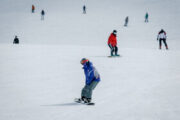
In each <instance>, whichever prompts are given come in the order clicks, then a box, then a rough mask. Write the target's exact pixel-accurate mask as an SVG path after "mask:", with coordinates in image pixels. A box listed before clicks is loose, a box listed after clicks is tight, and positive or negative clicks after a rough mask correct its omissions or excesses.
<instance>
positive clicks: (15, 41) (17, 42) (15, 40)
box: [13, 36, 19, 44]
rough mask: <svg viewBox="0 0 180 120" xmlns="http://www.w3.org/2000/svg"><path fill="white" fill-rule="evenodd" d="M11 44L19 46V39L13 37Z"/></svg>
mask: <svg viewBox="0 0 180 120" xmlns="http://www.w3.org/2000/svg"><path fill="white" fill-rule="evenodd" d="M13 44H19V38H18V37H17V36H15V38H14V41H13Z"/></svg>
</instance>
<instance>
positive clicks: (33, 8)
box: [32, 5, 35, 13]
mask: <svg viewBox="0 0 180 120" xmlns="http://www.w3.org/2000/svg"><path fill="white" fill-rule="evenodd" d="M34 12H35V6H34V5H32V13H34Z"/></svg>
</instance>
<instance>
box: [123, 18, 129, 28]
mask: <svg viewBox="0 0 180 120" xmlns="http://www.w3.org/2000/svg"><path fill="white" fill-rule="evenodd" d="M128 22H129V17H128V16H127V17H126V19H125V24H124V27H127V25H128Z"/></svg>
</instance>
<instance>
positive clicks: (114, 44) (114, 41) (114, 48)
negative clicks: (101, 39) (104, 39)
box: [108, 30, 119, 56]
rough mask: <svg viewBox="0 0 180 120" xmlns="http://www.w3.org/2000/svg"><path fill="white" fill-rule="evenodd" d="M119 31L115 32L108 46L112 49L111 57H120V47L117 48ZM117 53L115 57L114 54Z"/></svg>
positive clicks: (110, 37)
mask: <svg viewBox="0 0 180 120" xmlns="http://www.w3.org/2000/svg"><path fill="white" fill-rule="evenodd" d="M116 35H117V31H116V30H113V32H112V33H111V35H110V36H109V39H108V46H109V47H110V49H111V56H119V54H118V47H117V39H116ZM114 52H115V55H114V54H113V53H114Z"/></svg>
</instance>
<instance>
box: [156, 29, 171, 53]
mask: <svg viewBox="0 0 180 120" xmlns="http://www.w3.org/2000/svg"><path fill="white" fill-rule="evenodd" d="M166 38H167V37H166V32H165V31H164V30H163V29H161V31H160V32H159V33H158V36H157V40H159V49H161V46H162V44H161V43H162V41H163V42H164V45H165V47H166V50H168V45H167V43H166Z"/></svg>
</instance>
